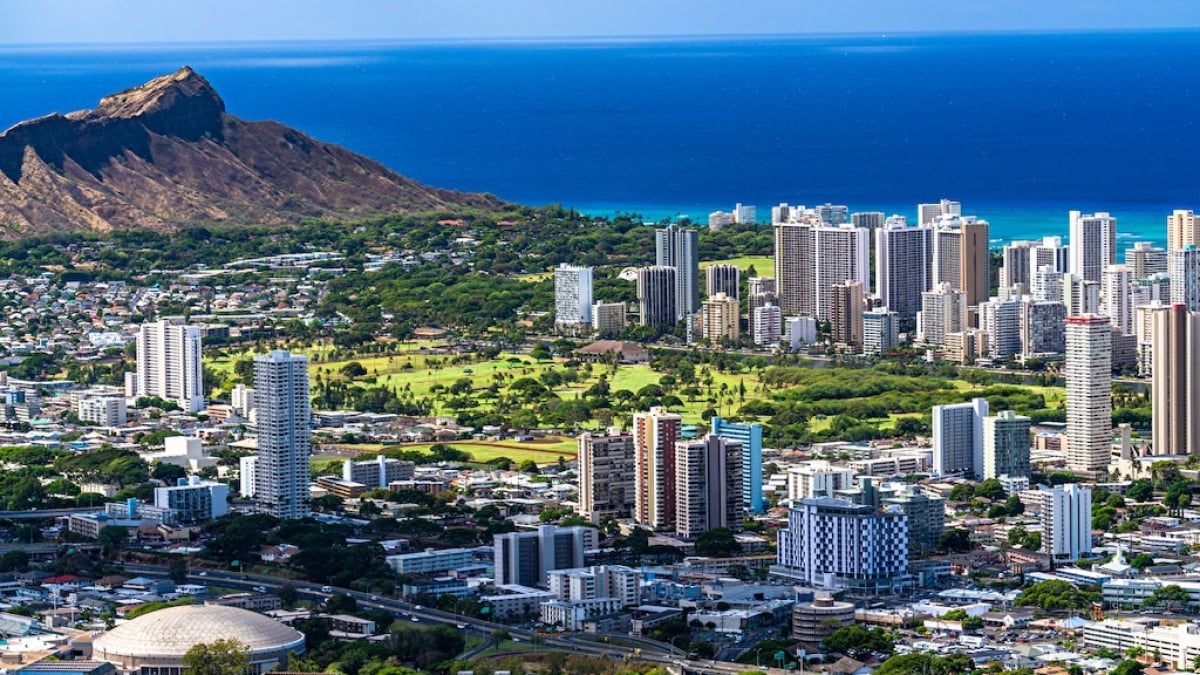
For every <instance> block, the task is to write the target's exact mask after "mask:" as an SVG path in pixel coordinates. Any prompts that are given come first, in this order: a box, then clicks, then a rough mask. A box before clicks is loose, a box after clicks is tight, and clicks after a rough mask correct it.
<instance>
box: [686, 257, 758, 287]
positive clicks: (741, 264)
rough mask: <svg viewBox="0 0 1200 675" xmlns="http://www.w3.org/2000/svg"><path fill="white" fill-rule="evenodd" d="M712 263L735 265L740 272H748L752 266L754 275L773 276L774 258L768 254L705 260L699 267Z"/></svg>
mask: <svg viewBox="0 0 1200 675" xmlns="http://www.w3.org/2000/svg"><path fill="white" fill-rule="evenodd" d="M712 265H735V266H736V267H737V268H738V269H739V270H741V272H742V274H748V272H747V270H749V269H750V266H751V265H753V266H754V276H758V277H773V276H775V259H774V258H772V257H771V256H769V255H756V256H745V257H742V258H726V259H724V260H706V261H703V262H701V263H700V269H704V268H706V267H710V266H712ZM701 281H703V280H701Z"/></svg>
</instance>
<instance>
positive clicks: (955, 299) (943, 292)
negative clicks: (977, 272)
mask: <svg viewBox="0 0 1200 675" xmlns="http://www.w3.org/2000/svg"><path fill="white" fill-rule="evenodd" d="M966 327H967V294H966V293H965V292H963V291H962V290H959V289H958V288H957V287H955V286H952V285H951V284H949V283H945V282H943V283H941V284H938V285H937V286H934V288H933V290H931V291H926V292H924V293H922V294H921V313H920V314H918V315H917V338H918V339H919V340H920V341H921V342H923V343H924V344H927V345H933V346H937V347H940V346H942V345H943V344H945V336H946V334H947V333H961V332H962V331H963V329H964V328H966Z"/></svg>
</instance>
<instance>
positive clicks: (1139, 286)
mask: <svg viewBox="0 0 1200 675" xmlns="http://www.w3.org/2000/svg"><path fill="white" fill-rule="evenodd" d="M1130 295H1131V296H1132V302H1133V306H1134V307H1140V306H1142V305H1149V304H1151V303H1154V302H1161V303H1165V304H1170V302H1171V277H1170V276H1169V275H1168V274H1167V273H1166V272H1158V273H1155V274H1151V275H1150V276H1148V277H1141V278H1135V279H1134V280H1133V288H1132V289H1131V291H1130Z"/></svg>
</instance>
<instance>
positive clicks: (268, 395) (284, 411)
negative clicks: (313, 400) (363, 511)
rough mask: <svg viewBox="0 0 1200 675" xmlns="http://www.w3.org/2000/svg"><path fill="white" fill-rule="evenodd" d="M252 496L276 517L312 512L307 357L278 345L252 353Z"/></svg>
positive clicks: (310, 431)
mask: <svg viewBox="0 0 1200 675" xmlns="http://www.w3.org/2000/svg"><path fill="white" fill-rule="evenodd" d="M254 402H255V406H256V409H257V410H258V417H257V418H256V420H255V425H254V430H255V435H256V438H257V442H258V460H257V463H256V466H255V467H254V478H255V485H254V501H255V504H256V506H257V509H258V510H259V511H263V512H265V513H270V514H271V515H273V516H275V517H276V518H303V517H305V516H307V515H308V513H309V510H308V483H309V457H310V456H311V454H312V449H311V434H312V428H311V424H310V421H309V420H310V404H309V387H308V357H307V356H301V355H299V354H292V353H289V352H287V351H285V350H276V351H273V352H271V353H270V354H266V355H264V356H256V357H254Z"/></svg>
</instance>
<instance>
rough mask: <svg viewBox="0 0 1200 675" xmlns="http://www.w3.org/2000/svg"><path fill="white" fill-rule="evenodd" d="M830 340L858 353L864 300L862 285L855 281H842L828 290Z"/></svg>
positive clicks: (861, 337) (860, 343) (861, 342)
mask: <svg viewBox="0 0 1200 675" xmlns="http://www.w3.org/2000/svg"><path fill="white" fill-rule="evenodd" d="M829 299H830V303H829V304H830V312H829V332H830V338H831V339H832V340H833V341H834V343H836V344H842V345H847V346H848V347H850V349H851V351H855V352H857V351H860V350H861V349H862V344H863V311H864V305H865V304H866V303H865V301H866V298H865V297H864V296H863V285H862V284H861V283H859V282H857V281H844V282H842V283H840V284H834V285H833V286H832V287H830V289H829Z"/></svg>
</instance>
